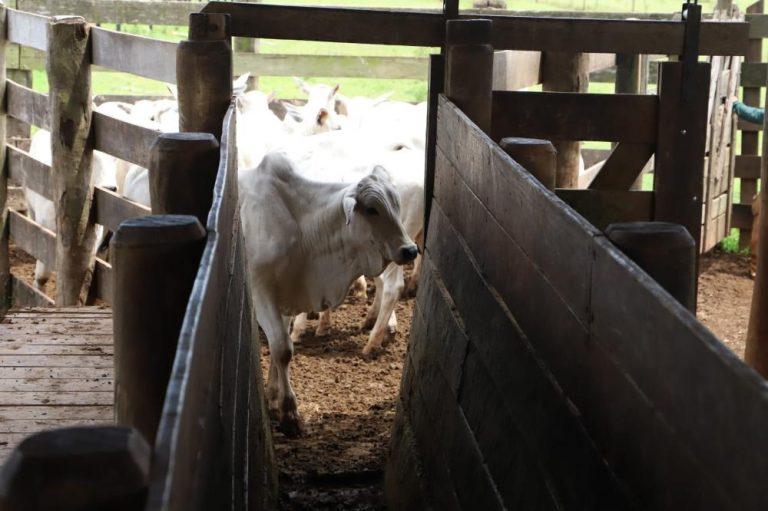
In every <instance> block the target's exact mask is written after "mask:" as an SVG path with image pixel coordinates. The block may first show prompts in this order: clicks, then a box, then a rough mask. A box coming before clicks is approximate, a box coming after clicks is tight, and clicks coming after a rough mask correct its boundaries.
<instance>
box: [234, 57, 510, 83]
mask: <svg viewBox="0 0 768 511" xmlns="http://www.w3.org/2000/svg"><path fill="white" fill-rule="evenodd" d="M497 58H498V57H497ZM428 62H429V60H428V59H427V58H426V57H368V56H349V55H283V54H270V53H236V54H235V55H234V63H235V75H241V74H243V73H245V72H249V71H250V72H254V73H257V74H258V75H259V76H303V77H315V76H318V77H340V78H341V77H365V78H382V79H388V80H396V79H410V80H425V79H426V78H427V65H428ZM497 62H503V61H499V60H497Z"/></svg>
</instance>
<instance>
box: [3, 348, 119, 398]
mask: <svg viewBox="0 0 768 511" xmlns="http://www.w3.org/2000/svg"><path fill="white" fill-rule="evenodd" d="M5 358H6V357H0V360H3V359H5ZM112 396H113V392H0V406H12V405H20V406H28V405H46V406H48V405H56V406H66V405H76V406H83V405H97V406H98V405H101V406H103V405H111V404H112Z"/></svg>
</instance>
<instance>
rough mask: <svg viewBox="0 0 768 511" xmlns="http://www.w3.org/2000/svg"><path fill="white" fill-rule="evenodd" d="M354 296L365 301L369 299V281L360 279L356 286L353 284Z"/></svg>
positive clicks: (361, 277)
mask: <svg viewBox="0 0 768 511" xmlns="http://www.w3.org/2000/svg"><path fill="white" fill-rule="evenodd" d="M352 296H354V297H355V298H362V299H363V300H365V299H367V298H368V281H367V280H365V277H363V276H360V277H358V279H357V280H356V281H355V282H354V284H352Z"/></svg>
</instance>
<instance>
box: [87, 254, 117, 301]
mask: <svg viewBox="0 0 768 511" xmlns="http://www.w3.org/2000/svg"><path fill="white" fill-rule="evenodd" d="M112 272H113V270H112V265H110V264H109V263H108V262H106V261H104V260H102V259H99V258H98V257H97V258H96V266H95V267H94V269H93V282H91V288H92V289H91V294H92V295H93V296H94V297H95V298H99V299H101V300H104V302H105V303H106V304H107V305H109V306H111V305H112V303H113V298H114V294H113V293H114V289H113V288H114V285H113V279H114V276H113V273H112Z"/></svg>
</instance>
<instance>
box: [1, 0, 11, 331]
mask: <svg viewBox="0 0 768 511" xmlns="http://www.w3.org/2000/svg"><path fill="white" fill-rule="evenodd" d="M5 33H6V29H5V6H4V5H2V2H0V92H2V97H5V46H6V39H5ZM5 114H6V110H5V101H3V102H2V104H0V148H2V150H0V318H2V317H3V316H4V315H5V313H6V311H7V310H8V309H9V308H10V306H11V300H12V298H13V297H12V296H11V263H10V260H9V254H8V252H9V246H8V204H7V202H8V173H7V171H6V166H5V156H6V148H5V138H6V133H5V122H6V115H5Z"/></svg>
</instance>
